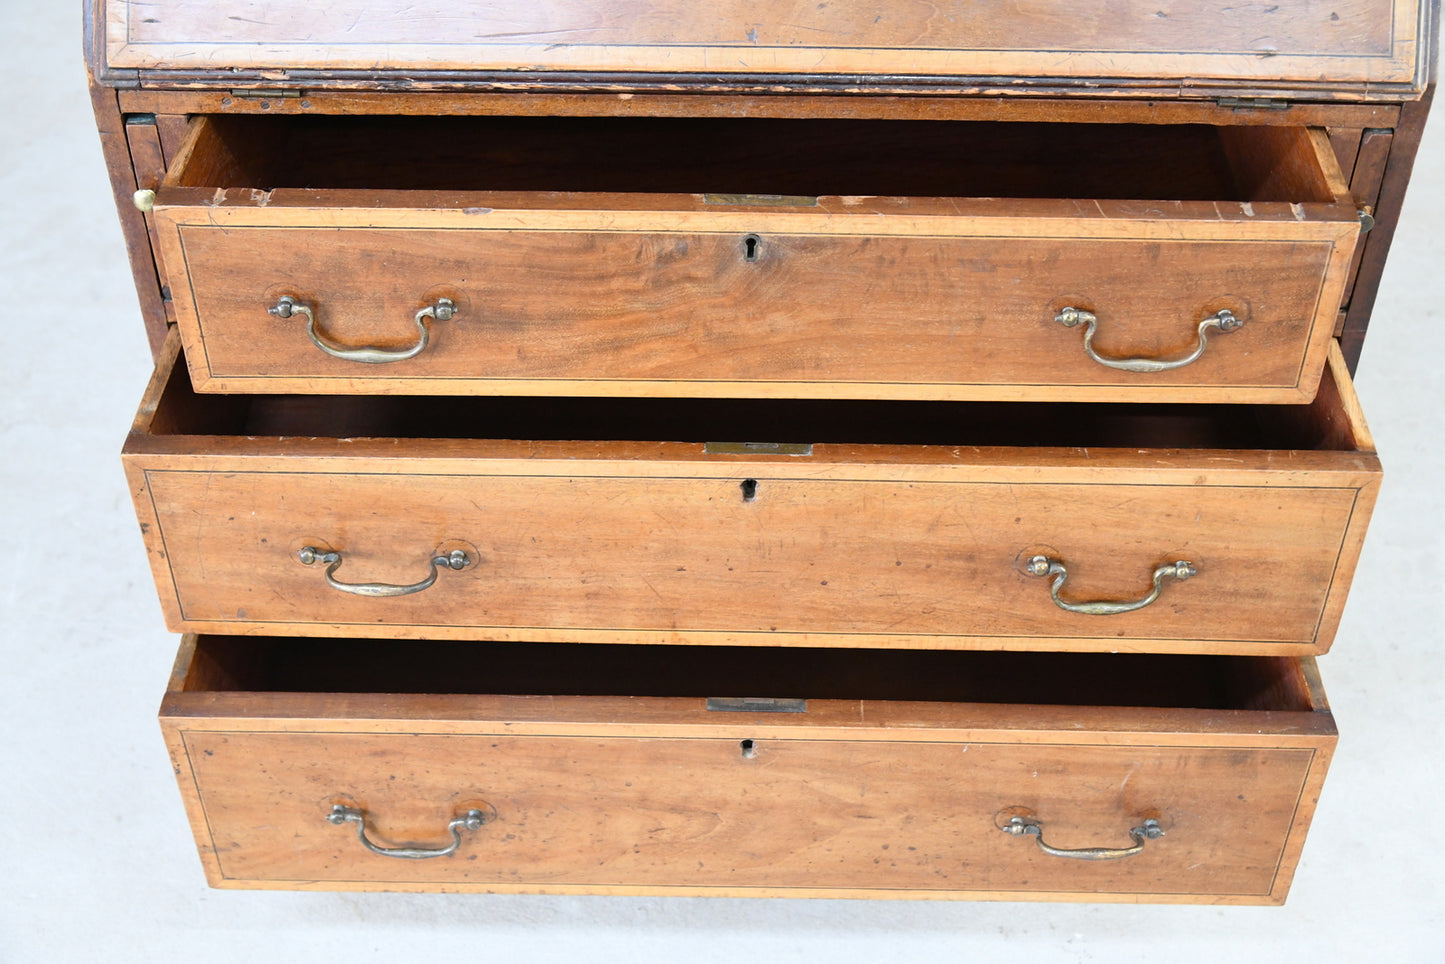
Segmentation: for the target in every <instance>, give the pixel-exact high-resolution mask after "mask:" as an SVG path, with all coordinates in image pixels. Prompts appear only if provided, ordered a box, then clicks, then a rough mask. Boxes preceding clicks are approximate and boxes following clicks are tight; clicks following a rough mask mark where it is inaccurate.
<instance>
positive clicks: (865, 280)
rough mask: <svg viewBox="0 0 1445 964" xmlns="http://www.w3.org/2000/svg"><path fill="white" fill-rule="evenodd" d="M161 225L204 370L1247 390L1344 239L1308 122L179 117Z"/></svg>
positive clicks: (1002, 394) (1324, 294) (269, 375)
mask: <svg viewBox="0 0 1445 964" xmlns="http://www.w3.org/2000/svg"><path fill="white" fill-rule="evenodd" d="M759 192H761V193H759ZM155 224H156V227H157V239H158V242H159V246H160V250H161V253H162V258H163V261H164V268H165V271H166V275H167V280H168V284H169V288H170V291H171V292H172V295H173V297H174V299H175V309H176V317H177V321H178V323H179V326H180V330H181V332H182V335H183V336H184V338H185V345H186V351H187V355H188V358H189V361H190V366H191V375H192V377H193V379H194V381H195V384H196V385H197V387H199V388H200V389H201V390H202V391H212V392H317V393H350V392H358V393H366V394H378V393H393V392H394V393H397V394H442V395H445V394H508V395H577V396H602V395H607V396H618V395H624V396H666V397H678V396H689V397H729V396H748V397H773V398H892V399H991V400H1012V399H1028V400H1055V399H1069V400H1077V401H1170V402H1173V401H1189V402H1241V401H1242V402H1272V403H1278V402H1301V401H1308V400H1309V398H1311V397H1312V396H1313V394H1314V391H1315V386H1316V385H1317V383H1318V381H1319V378H1320V372H1321V370H1322V368H1323V366H1324V360H1325V354H1326V348H1327V346H1328V344H1329V341H1330V336H1331V332H1332V331H1333V329H1334V326H1335V322H1336V316H1337V314H1338V311H1339V308H1340V305H1341V303H1342V301H1343V300H1344V296H1345V286H1346V283H1347V278H1348V275H1349V266H1350V259H1351V255H1352V253H1353V251H1354V248H1355V244H1356V240H1357V238H1358V236H1359V231H1360V226H1359V221H1358V212H1357V211H1356V208H1355V205H1354V203H1353V202H1352V201H1351V200H1350V198H1349V191H1348V188H1347V186H1346V185H1345V181H1344V178H1343V176H1342V175H1341V173H1340V170H1339V166H1338V164H1337V162H1336V159H1335V157H1334V154H1333V152H1332V150H1331V148H1330V144H1329V139H1328V138H1327V137H1326V136H1325V134H1324V132H1322V131H1316V130H1306V129H1303V128H1287V127H1208V126H1203V125H1175V126H1161V125H1147V124H1133V125H1130V124H1046V123H958V122H955V123H946V122H902V121H873V122H868V121H841V120H827V121H824V120H812V121H783V120H766V119H717V118H713V119H708V118H499V117H442V118H435V117H431V118H428V117H366V118H358V117H312V116H302V117H281V116H276V117H254V116H253V117H241V116H215V117H199V118H197V119H196V120H195V121H194V126H193V128H192V132H191V137H190V139H189V141H188V142H187V143H186V145H185V146H184V147H183V148H182V149H181V150H180V151H179V152H178V157H177V158H176V159H175V160H174V161H173V163H172V165H171V171H170V173H169V174H168V176H167V179H166V182H165V184H164V185H162V187H161V189H160V191H159V195H158V197H157V199H156V206H155Z"/></svg>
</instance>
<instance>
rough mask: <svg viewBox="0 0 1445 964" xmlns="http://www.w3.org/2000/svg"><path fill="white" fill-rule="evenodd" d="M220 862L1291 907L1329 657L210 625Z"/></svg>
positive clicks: (525, 886) (438, 877)
mask: <svg viewBox="0 0 1445 964" xmlns="http://www.w3.org/2000/svg"><path fill="white" fill-rule="evenodd" d="M161 723H162V728H163V730H164V731H165V735H166V739H167V742H168V744H169V746H170V750H171V753H172V759H173V762H174V764H175V769H176V773H177V776H178V778H179V780H180V783H181V788H182V792H183V794H184V796H185V799H186V804H187V808H188V811H189V815H190V819H191V824H192V826H193V828H194V830H195V834H196V840H197V843H198V845H199V848H200V852H201V857H202V860H203V862H204V864H205V867H206V873H207V876H208V878H209V880H210V882H211V884H212V885H214V886H217V887H269V888H296V889H332V890H431V891H495V892H524V893H612V894H642V893H647V894H716V895H732V896H741V895H756V896H824V897H907V898H930V897H942V898H987V899H1010V900H1014V899H1048V900H1109V901H1167V902H1206V903H1279V902H1281V901H1283V899H1284V897H1285V893H1286V891H1287V889H1288V887H1289V883H1290V879H1291V877H1292V875H1293V872H1294V868H1295V864H1296V862H1297V861H1298V858H1299V853H1300V848H1301V847H1302V845H1303V842H1304V837H1305V833H1306V830H1307V829H1308V824H1309V820H1310V816H1311V814H1312V812H1313V809H1314V805H1315V801H1316V799H1317V797H1318V794H1319V791H1320V787H1321V785H1322V783H1323V781H1324V777H1325V770H1326V767H1327V764H1328V761H1329V758H1330V754H1331V752H1332V750H1333V748H1334V744H1335V728H1334V721H1333V718H1332V717H1331V715H1330V712H1329V708H1328V705H1327V704H1326V702H1325V698H1324V694H1323V692H1322V690H1321V688H1320V686H1319V682H1318V679H1317V677H1316V675H1315V669H1314V663H1313V661H1312V660H1310V659H1296V658H1289V657H1208V656H1145V655H1108V654H1040V653H989V652H939V651H926V652H915V651H873V650H807V649H757V648H752V647H748V648H729V647H706V648H699V647H667V646H655V647H634V646H625V645H623V646H610V645H587V646H580V645H568V644H533V643H515V642H508V643H450V642H427V643H417V642H407V641H395V640H346V639H281V638H257V637H245V638H242V637H227V636H199V637H197V636H186V637H185V638H184V640H183V642H182V646H181V653H180V656H179V658H178V661H177V665H176V671H175V674H174V676H173V678H172V680H171V685H170V688H169V691H168V692H167V694H166V697H165V701H164V703H163V705H162V710H161Z"/></svg>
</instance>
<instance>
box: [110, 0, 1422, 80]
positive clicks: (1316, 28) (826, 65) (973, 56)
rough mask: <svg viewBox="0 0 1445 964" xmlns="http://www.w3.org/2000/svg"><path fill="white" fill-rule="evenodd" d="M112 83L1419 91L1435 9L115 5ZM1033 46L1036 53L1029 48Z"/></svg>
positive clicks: (113, 1)
mask: <svg viewBox="0 0 1445 964" xmlns="http://www.w3.org/2000/svg"><path fill="white" fill-rule="evenodd" d="M103 16H104V17H105V20H106V22H105V24H104V34H105V51H104V55H105V57H106V60H107V64H108V66H109V67H110V68H122V69H137V68H143V69H191V70H196V69H201V70H216V71H220V70H227V69H236V68H240V69H257V68H293V69H296V68H299V69H308V70H322V71H328V70H329V71H337V70H348V69H349V70H358V69H360V70H368V71H372V70H376V69H378V68H380V69H383V70H385V69H388V68H391V69H405V70H417V69H421V70H426V69H432V70H460V71H507V70H526V71H533V72H536V71H604V72H606V71H612V72H648V73H657V72H664V73H695V72H704V73H707V74H713V75H716V74H736V73H744V74H777V73H784V74H803V75H837V74H858V75H864V76H865V77H868V76H875V77H888V78H892V77H897V76H898V75H905V76H907V75H913V76H918V75H922V76H964V77H1005V76H1007V77H1039V78H1050V79H1062V80H1075V79H1084V78H1088V79H1096V78H1101V77H1105V78H1151V79H1160V80H1174V81H1176V82H1177V81H1180V80H1184V79H1188V80H1189V82H1190V83H1194V84H1198V83H1202V82H1207V81H1208V80H1209V79H1223V78H1227V79H1229V80H1231V81H1233V82H1235V83H1236V84H1239V83H1240V82H1241V81H1250V80H1252V81H1255V82H1276V83H1278V82H1280V81H1285V82H1288V81H1291V80H1293V81H1304V82H1312V81H1317V80H1318V79H1320V78H1327V79H1330V80H1333V81H1336V82H1340V83H1353V84H1356V85H1361V86H1363V85H1364V84H1366V83H1371V84H1402V85H1411V84H1414V83H1415V82H1416V79H1417V75H1418V72H1419V65H1420V60H1421V57H1422V52H1421V50H1422V48H1423V47H1424V46H1426V44H1425V43H1424V42H1423V38H1424V36H1425V34H1424V30H1425V28H1426V26H1427V24H1428V12H1427V11H1422V9H1421V5H1420V4H1419V3H1418V2H1413V0H1393V2H1387V0H1341V2H1339V3H1334V4H1331V5H1329V6H1328V7H1324V6H1318V5H1310V4H1278V5H1268V6H1265V5H1240V4H1230V3H1224V2H1211V3H1205V4H1200V3H1190V4H1181V3H1164V4H1163V5H1162V6H1161V5H1160V4H1159V3H1150V4H1144V3H1141V2H1127V3H1118V2H1111V0H1087V2H1080V3H1075V4H1071V5H1070V7H1069V9H1068V11H1067V15H1064V14H1062V13H1061V11H1060V9H1059V8H1058V7H1057V5H1055V4H1052V3H1045V2H1026V3H1016V4H1011V5H1010V6H1009V8H1008V11H1007V15H1000V12H999V11H998V10H997V9H995V8H994V7H992V6H990V5H981V6H972V5H955V6H952V7H950V9H949V12H948V15H946V16H942V15H939V12H938V11H937V10H936V9H935V8H934V6H933V5H929V4H912V5H909V4H904V5H898V4H892V5H882V4H853V5H842V6H839V5H824V6H817V5H806V6H799V5H797V4H792V3H784V2H781V0H749V2H744V0H722V2H719V3H717V4H712V5H708V6H705V7H699V6H697V5H696V4H692V3H688V2H686V0H632V2H624V3H620V4H612V5H610V6H609V7H608V10H607V13H606V15H605V17H604V16H599V13H598V9H597V8H596V6H595V5H591V4H585V3H578V2H576V0H541V2H534V3H529V4H516V3H501V2H491V3H483V4H473V5H471V6H469V8H468V10H467V12H466V14H459V13H458V12H457V10H456V9H455V7H454V5H450V4H447V3H443V2H441V0H430V2H425V3H420V4H418V3H400V2H397V0H369V2H358V3H353V4H351V6H350V8H349V11H348V14H347V16H345V17H340V16H335V15H327V14H326V13H325V12H324V11H322V10H320V9H316V8H310V7H300V6H293V7H286V6H280V7H278V6H277V5H274V4H264V3H261V2H260V0H232V2H229V3H225V4H221V5H217V4H215V3H198V2H196V0H163V2H154V0H148V2H146V3H143V4H142V3H136V2H132V0H110V2H109V3H108V4H106V7H105V10H104V12H103ZM1020 38H1027V46H1026V47H1025V46H1022V45H1021V44H1020Z"/></svg>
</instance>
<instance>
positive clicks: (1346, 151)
mask: <svg viewBox="0 0 1445 964" xmlns="http://www.w3.org/2000/svg"><path fill="white" fill-rule="evenodd" d="M1316 126H1318V125H1316ZM1388 126H1391V125H1388V124H1366V125H1364V126H1363V127H1337V126H1333V125H1331V126H1330V127H1329V128H1328V133H1329V135H1330V146H1331V147H1333V148H1334V151H1335V159H1336V160H1338V161H1339V165H1340V170H1341V171H1342V172H1343V173H1344V175H1345V177H1346V178H1349V177H1350V174H1351V173H1352V172H1353V171H1354V169H1355V157H1356V155H1358V154H1359V153H1360V138H1361V136H1363V135H1364V133H1365V132H1364V127H1388Z"/></svg>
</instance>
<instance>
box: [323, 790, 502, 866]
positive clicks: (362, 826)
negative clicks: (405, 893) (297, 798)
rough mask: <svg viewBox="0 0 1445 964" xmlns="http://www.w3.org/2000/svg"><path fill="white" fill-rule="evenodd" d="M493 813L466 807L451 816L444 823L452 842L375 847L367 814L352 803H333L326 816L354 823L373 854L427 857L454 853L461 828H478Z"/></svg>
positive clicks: (358, 834)
mask: <svg viewBox="0 0 1445 964" xmlns="http://www.w3.org/2000/svg"><path fill="white" fill-rule="evenodd" d="M496 816H497V815H496V813H495V812H494V813H491V814H490V815H489V814H486V813H483V812H482V811H480V810H468V811H467V812H466V813H464V814H462V815H461V816H460V817H456V818H454V819H453V820H452V821H451V822H450V823H448V824H447V831H448V832H449V833H451V835H452V842H451V843H450V844H448V845H447V846H445V847H434V848H433V847H378V846H377V845H376V844H374V843H372V842H371V840H370V839H369V838H368V837H367V836H366V814H365V813H363V812H362V811H360V810H358V809H356V808H355V807H344V806H342V805H341V804H339V803H338V804H336V805H335V806H333V807H332V808H331V812H330V813H328V814H327V815H326V819H327V820H330V821H331V822H332V823H334V824H336V825H337V826H338V827H339V826H341V825H342V824H344V823H354V824H356V839H357V840H360V841H361V845H362V846H363V847H365V848H366V849H367V850H370V851H371V852H372V853H374V854H379V855H380V856H382V857H401V858H403V859H405V860H425V859H427V858H428V857H445V856H446V855H447V854H451V853H456V849H457V848H458V847H460V846H461V845H462V831H463V830H480V829H481V828H482V825H483V824H484V823H486V822H487V821H488V820H491V819H495V818H496Z"/></svg>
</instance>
